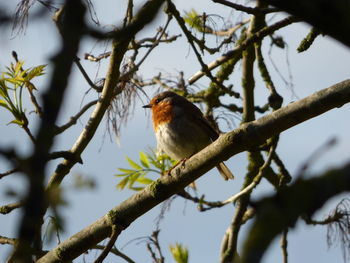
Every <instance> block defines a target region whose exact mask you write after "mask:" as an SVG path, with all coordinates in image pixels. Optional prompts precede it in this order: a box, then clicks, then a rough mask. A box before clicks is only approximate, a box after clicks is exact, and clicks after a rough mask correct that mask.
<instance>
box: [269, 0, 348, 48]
mask: <svg viewBox="0 0 350 263" xmlns="http://www.w3.org/2000/svg"><path fill="white" fill-rule="evenodd" d="M264 2H266V3H268V4H271V5H274V6H276V7H279V8H281V9H282V10H283V11H286V12H288V13H290V14H293V15H295V16H297V17H299V18H300V19H302V20H304V21H305V22H308V23H309V24H311V25H313V26H315V27H316V28H318V29H319V30H321V31H322V33H323V34H327V35H329V36H331V37H333V38H335V39H337V40H339V41H340V42H342V43H343V44H344V45H347V46H348V47H350V34H349V32H350V1H349V0H333V1H328V0H308V1H304V0H264Z"/></svg>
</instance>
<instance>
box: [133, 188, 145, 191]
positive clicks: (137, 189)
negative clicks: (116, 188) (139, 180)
mask: <svg viewBox="0 0 350 263" xmlns="http://www.w3.org/2000/svg"><path fill="white" fill-rule="evenodd" d="M130 189H131V190H134V191H141V190H142V189H144V187H130Z"/></svg>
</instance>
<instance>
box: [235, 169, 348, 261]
mask: <svg viewBox="0 0 350 263" xmlns="http://www.w3.org/2000/svg"><path fill="white" fill-rule="evenodd" d="M344 191H350V163H347V164H346V165H345V166H343V167H340V168H337V169H331V170H328V171H326V172H325V173H323V174H322V175H320V176H318V177H314V176H313V178H312V179H299V180H297V181H296V182H295V183H294V184H292V185H290V186H288V187H285V188H284V189H282V190H281V191H279V192H277V193H276V194H274V195H273V196H272V197H268V198H265V199H263V200H261V201H259V202H258V203H256V204H254V207H256V220H255V222H254V223H253V225H252V227H251V229H250V231H249V232H248V234H247V235H246V237H247V239H246V240H245V242H244V247H243V254H242V261H241V262H242V263H248V262H249V263H257V262H261V259H262V258H263V255H264V253H265V251H266V250H267V248H268V247H269V245H270V243H271V242H272V240H273V239H274V238H275V237H276V236H277V235H278V234H279V233H281V232H283V231H284V230H285V229H286V227H293V226H295V224H296V222H297V220H298V219H299V218H300V216H301V215H303V214H307V215H312V214H314V213H315V212H316V211H317V210H318V209H319V208H321V207H322V206H323V205H324V203H325V202H327V200H329V199H330V198H331V197H333V196H335V195H337V194H340V193H342V192H344ZM266 229H268V230H269V231H266Z"/></svg>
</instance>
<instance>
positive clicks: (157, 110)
mask: <svg viewBox="0 0 350 263" xmlns="http://www.w3.org/2000/svg"><path fill="white" fill-rule="evenodd" d="M172 118H173V111H172V105H171V104H170V103H169V102H162V103H159V104H157V105H154V106H153V107H152V119H153V128H154V131H157V130H158V125H160V124H163V123H169V122H170V121H171V120H172Z"/></svg>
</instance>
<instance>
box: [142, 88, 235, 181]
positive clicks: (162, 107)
mask: <svg viewBox="0 0 350 263" xmlns="http://www.w3.org/2000/svg"><path fill="white" fill-rule="evenodd" d="M143 108H151V110H152V120H153V129H154V132H155V134H156V139H157V144H158V150H161V151H163V152H164V153H166V154H167V155H169V156H170V157H171V158H172V159H174V160H179V161H180V160H184V159H186V158H189V157H191V156H192V155H193V154H195V153H197V152H199V151H200V150H202V149H203V148H205V147H206V146H208V145H209V144H210V143H212V142H213V141H215V140H216V139H217V138H218V137H219V134H218V133H217V132H216V130H215V129H214V128H213V127H212V126H211V125H210V124H209V122H208V121H207V120H206V119H205V118H204V116H203V113H202V112H201V111H200V109H199V108H197V106H195V105H194V104H193V103H191V102H189V101H188V100H187V99H186V98H184V97H182V96H180V95H178V94H176V93H174V92H171V91H165V92H162V93H160V94H158V95H157V96H155V97H154V98H153V99H152V100H151V101H150V103H149V104H148V105H144V106H143ZM216 168H217V169H218V170H219V172H220V174H221V176H222V177H223V178H224V179H225V180H228V179H233V174H232V173H231V171H230V170H229V169H228V168H227V166H226V165H225V164H224V163H223V162H221V163H219V164H218V165H217V166H216Z"/></svg>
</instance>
